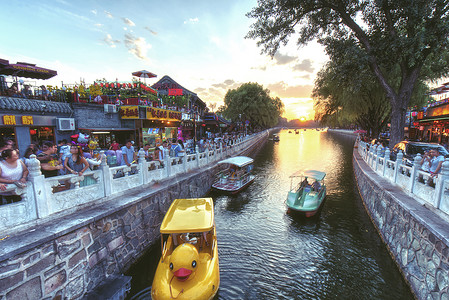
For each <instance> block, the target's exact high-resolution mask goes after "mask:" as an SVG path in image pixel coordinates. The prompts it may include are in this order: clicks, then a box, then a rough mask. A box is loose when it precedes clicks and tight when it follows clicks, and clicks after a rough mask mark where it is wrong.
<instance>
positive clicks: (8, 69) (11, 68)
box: [0, 60, 58, 79]
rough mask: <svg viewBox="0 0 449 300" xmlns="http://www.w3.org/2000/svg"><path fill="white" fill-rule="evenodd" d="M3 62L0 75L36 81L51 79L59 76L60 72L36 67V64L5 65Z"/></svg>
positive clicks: (3, 61)
mask: <svg viewBox="0 0 449 300" xmlns="http://www.w3.org/2000/svg"><path fill="white" fill-rule="evenodd" d="M5 62H6V61H5V60H2V62H1V64H2V65H3V66H1V67H0V75H12V76H17V77H26V78H35V79H49V78H52V77H53V76H56V75H58V72H56V71H53V70H50V69H45V68H40V67H36V65H35V64H29V63H23V62H18V63H17V64H8V65H6V64H5Z"/></svg>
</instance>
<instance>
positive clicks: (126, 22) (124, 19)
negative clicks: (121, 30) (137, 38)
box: [122, 18, 136, 26]
mask: <svg viewBox="0 0 449 300" xmlns="http://www.w3.org/2000/svg"><path fill="white" fill-rule="evenodd" d="M122 21H123V22H125V24H126V25H128V26H136V24H135V23H134V22H133V21H131V20H130V19H128V18H122Z"/></svg>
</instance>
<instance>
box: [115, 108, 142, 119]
mask: <svg viewBox="0 0 449 300" xmlns="http://www.w3.org/2000/svg"><path fill="white" fill-rule="evenodd" d="M120 116H121V117H122V119H138V118H139V107H138V106H137V105H135V106H120Z"/></svg>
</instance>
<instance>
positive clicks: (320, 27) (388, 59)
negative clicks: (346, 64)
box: [247, 0, 449, 145]
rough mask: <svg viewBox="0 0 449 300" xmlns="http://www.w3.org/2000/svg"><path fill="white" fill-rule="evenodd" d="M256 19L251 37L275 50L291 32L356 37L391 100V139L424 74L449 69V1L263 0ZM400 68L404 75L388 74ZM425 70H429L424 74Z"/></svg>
mask: <svg viewBox="0 0 449 300" xmlns="http://www.w3.org/2000/svg"><path fill="white" fill-rule="evenodd" d="M247 15H248V16H249V17H251V18H255V19H256V21H255V23H254V24H253V25H252V27H251V30H250V31H249V33H248V35H247V37H249V38H253V39H258V45H259V46H263V50H262V52H264V53H268V54H270V55H271V56H273V55H274V54H275V53H276V52H277V50H278V49H279V47H280V45H286V44H287V43H288V40H289V38H290V36H292V35H293V34H297V35H298V40H297V42H298V44H299V45H304V44H307V43H308V42H310V41H312V40H314V39H318V40H319V42H320V43H322V44H323V45H325V46H326V45H328V44H329V43H331V42H332V40H343V41H353V42H354V44H357V45H358V46H359V48H360V49H361V50H362V53H363V54H364V55H363V61H366V62H367V64H368V65H369V67H370V70H371V72H372V73H373V74H374V76H375V77H376V79H377V81H378V82H379V84H380V86H381V87H382V89H383V90H384V93H385V96H386V97H387V98H388V99H389V102H390V104H391V140H390V144H391V143H392V144H393V145H394V143H396V142H398V141H400V140H401V139H402V138H403V135H404V123H405V112H406V110H407V107H408V105H409V104H410V99H411V96H412V92H413V90H414V88H415V86H416V83H417V82H418V79H419V77H420V76H422V77H427V78H429V79H436V78H439V77H441V76H444V75H447V74H448V68H449V66H448V64H447V63H445V61H444V58H445V57H446V56H447V53H448V48H449V40H448V36H449V22H448V17H449V2H448V1H444V0H415V1H410V0H375V1H361V0H347V1H343V0H302V1H298V0H259V1H258V7H256V8H254V9H253V10H252V11H251V12H249V13H248V14H247ZM395 68H398V69H399V70H400V71H399V73H398V74H399V75H398V78H391V77H389V76H388V75H389V74H391V71H392V70H394V69H395ZM422 72H428V73H425V74H424V75H423V74H421V73H422Z"/></svg>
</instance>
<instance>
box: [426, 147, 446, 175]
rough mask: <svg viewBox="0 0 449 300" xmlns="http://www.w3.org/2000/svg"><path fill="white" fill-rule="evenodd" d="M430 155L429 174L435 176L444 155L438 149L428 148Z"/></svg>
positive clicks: (439, 169)
mask: <svg viewBox="0 0 449 300" xmlns="http://www.w3.org/2000/svg"><path fill="white" fill-rule="evenodd" d="M430 155H431V156H432V160H431V161H430V169H429V172H430V176H431V177H435V176H438V173H440V171H441V165H442V164H443V162H444V156H443V155H441V154H440V151H439V150H438V149H432V150H430Z"/></svg>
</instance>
